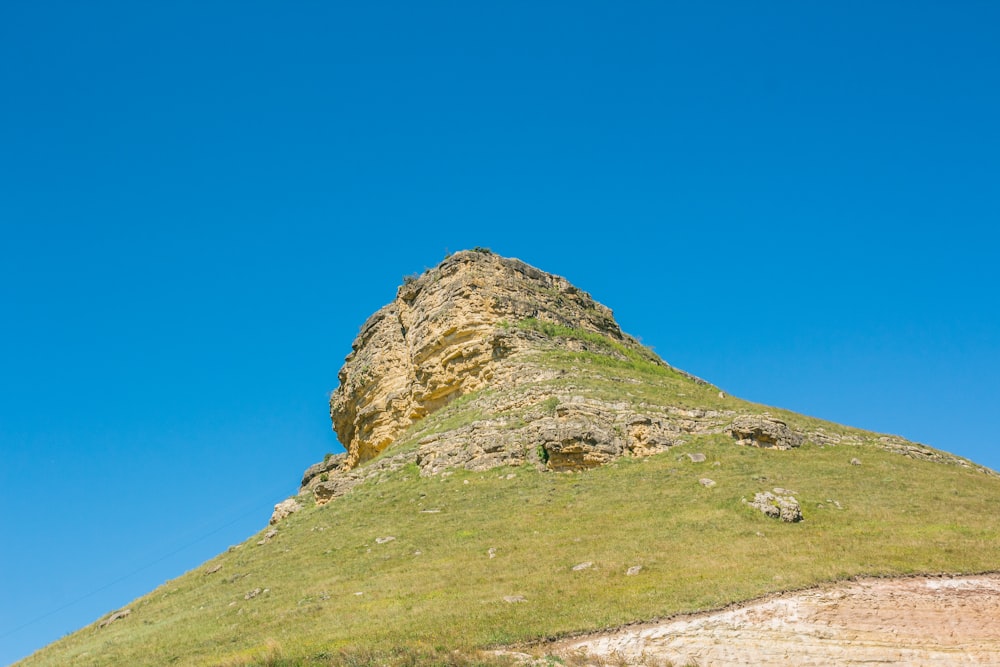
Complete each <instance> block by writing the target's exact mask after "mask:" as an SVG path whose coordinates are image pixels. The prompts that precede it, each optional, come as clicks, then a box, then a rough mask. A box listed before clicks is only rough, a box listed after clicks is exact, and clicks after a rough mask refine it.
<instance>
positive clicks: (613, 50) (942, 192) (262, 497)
mask: <svg viewBox="0 0 1000 667" xmlns="http://www.w3.org/2000/svg"><path fill="white" fill-rule="evenodd" d="M361 5H364V6H363V7H362V6H361ZM998 25H1000V5H997V4H996V3H992V2H972V1H970V2H959V3H930V2H905V3H904V2H881V3H872V2H838V3H803V2H771V3H744V2H649V3H643V2H632V3H612V2H572V3H570V2H566V3H556V2H537V1H533V2H523V3H522V2H504V3H467V2H457V1H456V2H428V3H402V2H399V3H392V2H372V3H331V2H299V3H273V2H239V3H236V2H207V3H206V2H170V3H126V2H94V3H75V2H72V3H71V2H66V3H57V2H48V1H45V0H40V1H38V2H31V3H4V4H3V5H2V6H0V95H2V98H0V99H2V104H0V313H2V319H0V323H2V326H0V502H2V506H3V508H4V511H5V521H4V538H3V547H2V549H0V589H2V591H3V595H2V598H0V664H7V663H10V662H11V661H13V660H16V659H18V658H20V657H23V656H25V655H27V654H28V653H30V652H31V651H33V650H35V649H37V648H39V647H40V646H42V645H44V644H46V643H48V642H50V641H53V640H55V639H57V638H59V637H60V636H62V635H64V634H66V633H68V632H71V631H73V630H75V629H77V628H79V627H81V626H82V625H85V624H86V623H89V622H90V621H93V620H95V619H96V618H98V617H99V616H101V615H102V614H104V613H106V612H108V611H111V610H113V609H116V608H118V607H120V606H122V605H125V604H127V603H128V602H129V601H130V600H132V599H134V598H135V597H137V596H139V595H141V594H143V593H145V592H147V591H149V590H151V589H152V588H154V587H155V586H157V585H158V584H160V583H162V582H164V581H166V580H168V579H170V578H173V577H176V576H178V575H180V574H181V573H183V572H184V571H186V570H188V569H190V568H192V567H195V566H197V565H198V564H199V563H201V562H202V561H204V560H205V559H207V558H209V557H211V556H213V555H214V554H216V553H218V552H220V551H222V550H224V549H225V548H226V547H227V546H228V545H230V544H233V543H236V542H239V541H242V540H243V539H245V538H246V537H248V536H249V535H251V534H252V533H254V532H255V531H257V530H258V529H260V528H262V527H263V526H264V525H265V524H266V522H267V519H268V517H269V515H270V511H271V507H272V506H273V504H274V503H276V502H278V501H280V500H282V499H283V498H285V497H287V496H289V495H291V494H292V493H294V492H295V490H296V487H297V482H298V479H299V476H300V474H301V471H302V470H303V469H304V468H305V467H306V466H308V465H309V464H311V463H313V462H315V461H317V460H319V459H321V458H322V456H323V454H324V453H325V452H328V451H338V450H339V449H338V445H337V442H336V438H335V436H334V434H333V433H332V432H331V430H330V425H329V420H328V416H327V413H326V411H327V406H326V401H327V397H328V394H329V392H330V391H331V390H333V389H334V388H335V387H336V384H337V371H338V369H339V367H340V365H341V363H342V361H343V357H344V356H345V355H346V354H347V353H348V352H349V351H350V345H351V341H352V340H353V338H354V335H355V334H356V333H357V331H358V328H359V326H360V325H361V323H362V322H363V321H364V320H365V319H366V318H367V316H368V315H369V314H371V313H372V312H373V311H374V310H376V309H377V308H378V307H380V306H382V305H383V304H384V303H386V302H388V301H389V300H391V299H392V298H393V296H394V294H395V288H396V286H397V285H398V284H399V283H400V282H401V279H402V277H403V276H404V275H406V274H410V273H414V272H419V271H421V270H423V269H424V268H425V267H429V266H433V265H435V264H437V263H438V262H439V261H440V260H441V259H443V257H444V256H445V254H446V253H447V252H448V251H455V250H459V249H464V248H471V247H473V246H486V247H490V248H492V249H493V250H494V251H496V252H498V253H500V254H503V255H508V256H515V257H519V258H521V259H523V260H525V261H527V262H529V263H531V264H533V265H535V266H538V267H540V268H542V269H545V270H547V271H550V272H553V273H557V274H560V275H563V276H565V277H567V278H568V279H570V280H571V281H572V282H574V283H575V284H576V285H578V286H579V287H581V288H582V289H585V290H587V291H589V292H590V293H591V294H593V295H594V297H595V298H597V299H598V300H599V301H601V302H602V303H604V304H606V305H608V306H609V307H611V308H612V309H614V311H615V313H616V315H617V317H618V320H619V322H620V323H621V325H622V326H623V328H624V329H626V330H627V331H629V332H630V333H632V334H634V335H637V336H639V337H640V338H641V339H642V340H643V341H644V342H645V343H647V344H649V345H651V346H653V347H654V348H655V349H656V351H657V352H659V353H660V355H661V356H663V357H664V358H665V359H666V360H667V361H669V362H671V363H672V364H674V365H676V366H679V367H681V368H683V369H685V370H688V371H690V372H692V373H695V374H697V375H699V376H702V377H704V378H706V379H708V380H710V381H712V382H713V383H715V384H718V385H719V386H721V387H722V388H724V389H725V390H727V391H728V392H730V393H732V394H734V395H737V396H741V397H743V398H747V399H750V400H754V401H758V402H762V403H765V404H769V405H777V406H782V407H787V408H790V409H794V410H798V411H800V412H804V413H807V414H810V415H815V416H818V417H823V418H827V419H831V420H834V421H839V422H843V423H847V424H850V425H854V426H861V427H865V428H870V429H874V430H879V431H884V432H889V433H896V434H899V435H903V436H905V437H907V438H910V439H913V440H917V441H920V442H925V443H928V444H931V445H933V446H936V447H939V448H942V449H946V450H949V451H952V452H955V453H958V454H960V455H963V456H966V457H969V458H972V459H973V460H976V461H978V462H980V463H983V464H986V465H989V466H991V467H993V468H1000V449H998V447H997V445H996V444H995V443H996V434H995V424H994V422H995V416H996V414H997V412H996V410H997V408H996V406H997V404H998V401H1000V391H998V389H997V381H996V378H997V377H1000V309H998V307H997V302H998V299H997V296H996V294H997V288H998V286H1000V276H998V272H1000V269H998V267H1000V251H998V249H997V233H996V231H995V228H996V225H997V223H998V222H1000V187H998V184H1000V123H998V122H997V118H1000V40H998V39H997V33H996V29H997V26H998Z"/></svg>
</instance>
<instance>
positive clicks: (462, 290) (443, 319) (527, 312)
mask: <svg viewBox="0 0 1000 667" xmlns="http://www.w3.org/2000/svg"><path fill="white" fill-rule="evenodd" d="M528 318H535V319H536V320H538V321H539V322H544V323H548V324H554V325H563V326H571V327H574V328H577V329H583V330H585V331H590V332H594V333H600V334H602V335H603V336H606V337H607V338H610V339H612V340H615V341H622V342H625V341H630V340H631V339H629V338H628V337H627V336H626V335H625V334H623V333H622V331H621V329H620V328H619V327H618V325H617V324H616V323H615V320H614V317H613V316H612V314H611V311H610V310H609V309H607V308H606V307H604V306H602V305H601V304H599V303H597V302H596V301H594V300H593V299H592V298H591V297H590V295H589V294H587V293H586V292H582V291H580V290H579V289H577V288H576V287H574V286H573V285H571V284H570V283H569V282H568V281H567V280H566V279H564V278H561V277H559V276H554V275H551V274H548V273H545V272H543V271H539V270H538V269H535V268H533V267H531V266H528V265H527V264H525V263H524V262H521V261H520V260H516V259H508V258H504V257H499V256H497V255H493V254H491V253H484V252H474V251H467V252H460V253H456V254H455V255H453V256H452V257H450V258H448V259H446V260H445V261H444V262H442V263H441V264H440V265H439V266H438V267H436V268H434V269H431V270H430V271H427V272H426V273H424V274H423V275H422V276H421V277H419V278H417V279H413V280H410V281H408V282H407V283H406V284H404V285H403V286H402V287H400V288H399V290H398V292H397V295H396V299H395V300H394V301H393V302H392V303H390V304H389V305H387V306H385V307H384V308H382V309H381V310H379V311H378V312H376V313H375V314H374V315H373V316H372V317H371V318H369V320H368V321H367V322H366V323H365V324H364V326H363V327H362V328H361V332H360V333H359V334H358V337H357V339H356V340H355V341H354V344H353V346H352V347H353V351H352V352H351V354H350V355H348V357H347V359H346V361H345V363H344V366H343V368H342V369H341V371H340V374H339V379H340V386H339V387H338V388H337V390H336V391H335V392H334V393H333V396H332V397H331V399H330V417H331V419H332V420H333V425H334V429H335V430H336V431H337V436H338V437H339V438H340V441H341V442H342V443H343V445H344V448H345V449H346V450H347V457H346V460H345V462H344V467H345V468H346V469H351V468H353V467H354V466H356V465H357V464H358V463H360V462H362V461H366V460H368V459H370V458H372V457H374V456H375V455H377V454H378V453H379V452H381V451H383V450H384V449H385V448H386V447H388V446H389V444H391V443H392V442H393V441H394V440H395V439H396V438H397V437H398V436H399V434H400V433H402V432H403V431H404V430H405V429H406V428H407V427H409V426H410V424H412V423H413V422H414V421H416V420H418V419H420V418H422V417H424V416H425V415H427V414H429V413H431V412H434V411H435V410H437V409H439V408H441V407H443V406H445V405H447V404H448V403H449V402H450V401H451V400H453V399H455V398H457V397H458V396H461V395H462V394H466V393H469V392H472V391H476V390H477V389H480V388H482V387H483V386H484V385H485V384H487V383H496V382H502V381H504V379H505V376H506V378H507V379H508V380H509V379H510V377H511V375H512V374H513V371H514V368H513V367H512V366H510V365H508V364H505V360H507V359H508V358H509V357H511V356H513V355H514V354H515V353H516V352H517V351H518V350H520V349H524V348H525V347H526V345H527V343H526V341H525V338H530V336H528V335H527V334H528V333H529V332H521V331H518V330H516V328H513V327H512V326H508V327H504V326H503V325H504V324H507V325H514V324H516V323H517V322H519V321H522V320H525V319H528Z"/></svg>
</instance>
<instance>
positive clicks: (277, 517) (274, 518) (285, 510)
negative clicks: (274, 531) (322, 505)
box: [270, 498, 302, 526]
mask: <svg viewBox="0 0 1000 667" xmlns="http://www.w3.org/2000/svg"><path fill="white" fill-rule="evenodd" d="M300 509H302V505H300V504H299V503H298V502H296V500H295V499H294V498H289V499H288V500H282V501H281V502H280V503H278V504H277V505H275V506H274V513H273V514H271V521H270V523H271V525H272V526H273V525H274V524H276V523H278V522H279V521H281V520H282V519H284V518H285V517H287V516H288V515H289V514H294V513H295V512H298V511H299V510H300Z"/></svg>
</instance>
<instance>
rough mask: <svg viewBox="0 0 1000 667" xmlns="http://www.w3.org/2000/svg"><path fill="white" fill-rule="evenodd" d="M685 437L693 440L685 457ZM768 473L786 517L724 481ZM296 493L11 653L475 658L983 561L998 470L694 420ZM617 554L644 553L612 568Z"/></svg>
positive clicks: (567, 383) (579, 369) (700, 391)
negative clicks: (748, 442) (97, 618)
mask: <svg viewBox="0 0 1000 667" xmlns="http://www.w3.org/2000/svg"><path fill="white" fill-rule="evenodd" d="M556 333H558V332H556ZM536 362H537V363H539V364H544V365H547V366H551V367H553V368H556V369H561V370H565V371H567V373H566V374H565V375H563V376H559V377H556V378H553V379H548V380H545V381H544V382H540V383H539V384H537V385H534V386H532V387H521V388H519V389H518V390H519V391H525V392H528V391H535V392H537V391H538V390H539V389H545V390H547V391H551V392H553V393H560V392H563V393H564V392H574V393H576V394H582V395H590V396H595V397H596V396H601V397H614V398H616V399H617V400H621V401H625V402H628V403H629V404H630V405H643V404H647V405H648V404H657V405H667V404H669V405H677V406H700V407H710V408H723V409H730V410H737V411H744V410H756V411H760V410H762V408H761V407H760V406H753V405H752V404H748V403H745V402H743V401H739V400H738V399H734V398H731V397H724V396H720V395H719V392H718V389H716V388H713V387H711V386H710V385H704V384H699V383H697V382H695V381H693V380H692V379H690V378H688V377H685V376H683V375H682V374H679V373H677V372H676V371H673V370H672V369H670V368H668V367H663V366H659V365H657V364H655V363H651V362H650V361H649V360H647V359H643V358H631V357H628V356H626V358H625V359H615V358H612V357H609V356H605V355H601V354H595V353H593V352H568V351H562V350H554V351H546V352H539V353H538V355H537V357H536ZM490 404H491V396H490V394H489V391H486V392H482V393H481V394H479V395H473V396H469V397H465V398H463V399H461V400H460V401H458V402H456V403H454V404H452V405H451V406H449V407H448V408H447V409H445V410H442V411H440V412H438V413H435V414H434V415H431V416H430V417H428V418H427V419H425V420H424V421H422V422H421V423H419V424H417V425H415V426H414V427H413V428H412V429H411V431H410V432H409V433H408V434H407V435H406V436H405V437H404V438H403V439H401V441H400V445H399V446H400V447H403V448H405V447H407V446H413V443H414V442H416V441H417V440H418V439H419V438H421V437H422V436H424V435H426V434H427V433H428V432H440V431H443V430H447V429H449V428H455V427H458V426H460V425H464V424H468V423H469V422H471V421H475V420H476V419H481V418H484V417H487V416H489V415H488V411H489V405H490ZM771 413H772V414H775V415H779V416H782V417H783V418H785V419H786V420H788V422H789V424H790V425H798V426H804V425H813V426H815V425H817V424H819V422H816V421H815V420H812V419H810V418H807V417H803V416H800V415H794V414H791V413H784V412H781V411H776V410H771ZM823 426H824V428H825V429H826V430H827V431H829V432H849V431H850V432H853V429H847V428H846V427H838V426H835V425H830V424H823ZM865 437H866V438H867V439H868V440H866V441H871V442H872V443H874V442H876V441H877V440H876V439H875V436H874V435H872V434H866V435H865ZM526 445H530V443H526ZM391 451H392V450H390V452H391ZM695 452H701V453H704V454H705V455H706V459H707V460H706V461H704V462H701V463H693V462H692V461H691V459H690V457H688V456H687V454H688V453H695ZM854 457H857V458H859V459H860V460H861V465H851V463H850V460H851V459H852V458H854ZM702 478H710V479H712V480H713V481H714V482H716V484H715V486H714V487H711V488H706V487H705V486H703V485H702V484H700V483H699V480H700V479H702ZM774 487H782V488H785V489H790V490H792V491H794V492H795V497H796V498H797V499H798V500H799V501H800V503H801V505H802V511H803V514H804V517H805V520H804V521H803V522H801V523H796V524H786V523H779V522H777V521H774V520H771V519H768V518H766V517H764V516H763V515H762V514H760V513H759V512H756V511H754V510H752V509H750V508H748V507H747V506H746V505H745V504H743V503H742V502H741V499H743V498H752V497H753V495H754V493H755V492H758V491H765V490H770V489H772V488H774ZM306 504H307V507H306V509H304V510H302V511H300V512H298V513H296V514H294V515H292V516H291V517H289V518H288V519H286V520H285V521H283V522H282V523H280V524H279V526H278V534H277V535H276V536H275V537H273V538H272V539H270V540H266V541H263V543H262V544H259V545H258V542H260V541H262V540H263V533H264V531H262V532H261V534H259V535H256V536H254V537H252V538H250V539H249V540H247V542H245V543H244V544H243V545H241V546H240V547H239V548H236V549H233V550H231V551H230V552H228V553H225V554H221V555H220V556H218V557H217V558H215V559H214V560H212V561H210V562H208V563H206V564H205V565H204V566H202V567H201V568H199V569H198V570H195V571H192V572H189V573H187V574H185V575H183V576H181V577H179V578H178V579H176V580H173V581H170V582H168V583H166V584H164V585H163V586H161V587H160V588H158V589H157V590H155V591H153V592H152V593H150V594H149V595H147V596H145V597H143V598H141V599H139V600H136V601H135V602H134V603H132V604H131V605H130V608H131V614H130V615H129V616H128V617H126V618H123V619H121V620H119V621H116V622H114V623H112V624H110V625H108V626H107V627H104V628H100V627H98V625H97V624H96V623H95V624H94V625H93V626H90V627H87V628H84V629H83V630H81V631H79V632H77V633H75V634H73V635H71V636H69V637H66V638H64V639H62V640H60V641H59V642H56V643H55V644H53V645H52V646H50V647H48V648H47V649H45V650H43V651H42V652H40V653H38V654H36V655H34V656H32V657H30V658H28V659H27V660H25V661H24V662H23V664H24V665H25V666H31V667H35V666H43V665H53V666H55V665H59V666H63V665H69V664H72V665H250V664H261V665H264V664H270V665H332V664H354V665H368V664H371V665H376V664H379V665H380V664H390V665H391V664H427V663H438V664H478V663H479V662H482V663H485V662H489V660H488V659H487V658H481V659H480V658H475V657H474V656H475V655H476V651H477V650H478V649H481V648H484V647H493V646H500V645H509V644H517V643H523V642H533V641H537V640H541V639H544V638H547V637H554V636H560V635H565V634H570V633H576V632H581V631H588V630H595V629H599V628H605V627H611V626H617V625H621V624H625V623H629V622H634V621H641V620H650V619H654V618H658V617H664V616H668V615H671V614H675V613H680V612H691V611H696V610H705V609H712V608H717V607H721V606H725V605H727V604H730V603H732V602H735V601H742V600H747V599H751V598H754V597H758V596H761V595H764V594H767V593H770V592H775V591H781V590H789V589H797V588H802V587H806V586H811V585H814V584H817V583H820V582H824V581H831V580H836V579H843V578H847V577H852V576H856V575H895V574H910V573H917V572H954V573H958V572H982V571H992V570H997V569H1000V552H998V550H997V547H996V545H997V544H998V543H1000V514H998V513H997V512H996V508H997V507H1000V478H998V477H997V476H994V475H987V474H984V472H982V471H981V470H978V469H976V468H973V467H961V466H955V465H944V464H940V463H934V462H929V461H919V460H913V459H910V458H907V457H904V456H901V455H899V454H894V453H890V452H887V451H884V450H883V449H880V448H878V447H876V446H874V445H861V446H827V447H822V446H820V445H817V444H815V443H811V442H806V443H805V444H804V445H803V446H802V447H801V448H798V449H794V450H790V451H774V450H762V449H754V448H746V447H739V446H737V445H735V444H733V441H732V439H731V438H729V437H728V436H725V435H700V436H691V437H690V438H689V439H688V441H687V442H685V443H684V444H682V445H679V446H677V447H674V448H672V449H671V450H669V451H668V452H666V453H664V454H659V455H657V456H652V457H649V458H644V459H620V460H618V461H617V462H616V463H613V464H611V465H608V466H605V467H602V468H597V469H593V470H588V471H585V472H582V473H573V474H561V473H551V472H542V471H539V470H537V469H535V468H534V467H530V466H525V467H521V468H498V469H493V470H489V471H486V472H468V471H462V470H456V471H454V472H453V473H451V474H444V475H441V476H435V477H421V476H420V475H419V474H418V471H417V468H416V466H410V467H407V468H405V469H403V470H400V471H397V472H394V473H387V474H385V475H383V476H382V477H380V478H379V479H378V480H377V481H369V482H367V483H365V484H364V485H362V486H360V487H357V488H355V489H354V490H353V491H352V492H350V493H349V494H348V495H346V496H344V497H341V498H338V499H336V500H334V501H332V502H330V503H329V504H327V505H324V506H322V507H314V506H312V503H306ZM387 538H392V539H387ZM583 563H590V564H591V565H590V566H589V567H585V568H582V569H574V567H575V566H577V565H580V564H583ZM633 566H641V567H642V569H641V571H639V573H638V574H635V575H632V576H629V575H627V574H626V571H627V570H628V569H629V568H630V567H633ZM505 598H508V599H511V600H521V601H507V600H505ZM454 651H459V653H455V652H454ZM494 663H495V660H494ZM491 664H493V663H491Z"/></svg>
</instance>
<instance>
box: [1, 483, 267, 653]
mask: <svg viewBox="0 0 1000 667" xmlns="http://www.w3.org/2000/svg"><path fill="white" fill-rule="evenodd" d="M282 488H283V489H284V488H286V487H285V486H284V485H283V486H282ZM279 493H280V490H276V491H275V494H274V495H272V496H271V497H277V495H278V494H279ZM259 511H260V506H259V505H255V506H254V508H253V509H250V510H248V511H246V512H244V513H242V514H240V515H239V516H237V517H235V518H233V519H231V520H230V521H228V522H226V523H224V524H223V525H221V526H219V527H217V528H213V529H212V530H210V531H209V532H207V533H204V534H202V535H201V536H199V537H197V538H195V539H194V540H192V541H190V542H188V543H186V544H184V545H182V546H180V547H177V548H176V549H174V550H173V551H170V552H168V553H166V554H164V555H162V556H158V557H157V558H156V559H155V560H152V561H149V562H148V563H146V564H145V565H142V566H141V567H138V568H136V569H134V570H132V571H131V572H129V573H128V574H124V575H122V576H120V577H118V578H117V579H114V580H112V581H110V582H108V583H106V584H103V585H101V586H100V587H98V588H95V589H94V590H92V591H90V592H89V593H86V594H84V595H81V596H80V597H78V598H76V599H74V600H71V601H69V602H67V603H65V604H63V605H61V606H59V607H56V608H55V609H52V610H50V611H47V612H45V613H43V614H41V615H39V616H36V617H34V618H32V619H31V620H29V621H26V622H24V623H22V624H21V625H19V626H17V627H15V628H13V629H11V630H8V631H6V632H4V633H3V634H0V639H5V638H7V637H10V636H11V635H13V634H15V633H17V632H20V631H21V630H24V629H25V628H27V627H30V626H32V625H34V624H35V623H38V622H39V621H43V620H45V619H46V618H48V617H50V616H52V615H54V614H58V613H59V612H61V611H63V610H66V609H69V608H70V607H72V606H73V605H75V604H78V603H80V602H83V601H84V600H86V599H87V598H91V597H93V596H95V595H97V594H98V593H100V592H102V591H106V590H107V589H109V588H111V587H112V586H115V585H116V584H120V583H121V582H123V581H125V580H126V579H128V578H130V577H134V576H135V575H137V574H139V573H140V572H143V571H144V570H148V569H149V568H151V567H153V566H154V565H156V564H157V563H162V562H163V561H165V560H167V559H168V558H171V557H173V556H176V555H177V554H179V553H180V552H182V551H184V550H185V549H189V548H191V547H193V546H194V545H196V544H198V543H199V542H202V541H204V540H206V539H208V538H209V537H211V536H212V535H215V534H216V533H219V532H221V531H223V530H225V529H226V528H229V527H230V526H232V525H234V524H236V523H239V522H240V521H242V520H243V519H245V518H246V517H248V516H250V515H251V514H255V513H257V512H259Z"/></svg>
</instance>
